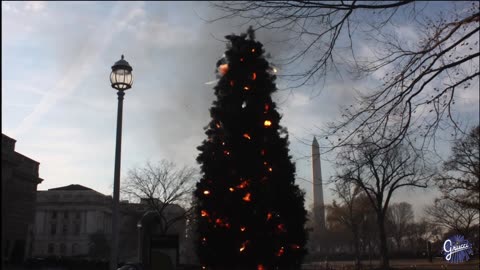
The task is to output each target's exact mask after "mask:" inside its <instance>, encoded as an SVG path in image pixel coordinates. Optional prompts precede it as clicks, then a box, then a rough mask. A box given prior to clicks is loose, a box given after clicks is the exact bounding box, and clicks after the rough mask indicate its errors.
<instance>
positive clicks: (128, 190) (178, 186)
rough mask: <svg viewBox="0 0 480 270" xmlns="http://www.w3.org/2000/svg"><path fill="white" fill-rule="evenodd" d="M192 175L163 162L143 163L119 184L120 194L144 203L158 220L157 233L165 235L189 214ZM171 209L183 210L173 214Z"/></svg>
mask: <svg viewBox="0 0 480 270" xmlns="http://www.w3.org/2000/svg"><path fill="white" fill-rule="evenodd" d="M196 174H197V170H196V169H194V168H191V167H187V166H184V167H180V168H178V167H177V166H176V165H175V164H174V163H173V162H170V161H166V160H162V161H161V162H159V163H157V164H151V163H150V162H147V164H146V165H145V166H144V167H141V168H133V169H131V170H129V171H128V173H127V177H126V178H125V179H124V182H123V183H122V193H124V194H125V195H126V196H128V197H130V198H134V199H137V200H143V201H146V202H147V204H148V207H149V209H150V210H152V211H155V212H156V213H157V215H158V217H159V219H160V221H161V222H160V232H161V233H162V234H166V233H167V232H168V230H169V228H171V227H172V225H174V224H175V223H177V222H178V221H180V220H185V219H186V218H187V217H188V215H190V213H191V195H192V192H193V187H194V183H195V176H196ZM175 206H180V207H183V210H184V211H177V210H176V209H175Z"/></svg>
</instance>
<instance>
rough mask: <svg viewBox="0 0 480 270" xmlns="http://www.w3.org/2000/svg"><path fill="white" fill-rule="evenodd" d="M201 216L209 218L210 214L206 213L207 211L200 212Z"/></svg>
mask: <svg viewBox="0 0 480 270" xmlns="http://www.w3.org/2000/svg"><path fill="white" fill-rule="evenodd" d="M200 215H201V216H202V217H208V213H207V211H205V210H202V211H200Z"/></svg>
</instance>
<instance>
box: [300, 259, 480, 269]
mask: <svg viewBox="0 0 480 270" xmlns="http://www.w3.org/2000/svg"><path fill="white" fill-rule="evenodd" d="M379 264H380V262H379V261H372V268H371V267H370V261H368V260H367V261H362V265H363V266H364V268H363V269H375V266H376V265H379ZM325 266H326V265H325V262H318V263H314V264H306V265H304V267H302V269H303V270H325V269H332V270H350V269H354V268H353V262H352V261H334V262H328V266H329V267H330V268H326V267H325ZM390 266H391V267H392V268H394V269H399V270H400V269H401V270H407V269H408V270H413V269H418V270H443V269H445V270H447V269H448V270H475V269H480V260H479V259H478V258H477V259H475V260H470V261H468V262H465V263H460V264H453V263H448V262H447V261H445V259H444V258H435V259H434V260H433V262H432V263H430V262H428V261H427V260H426V259H408V260H390ZM377 269H378V268H377Z"/></svg>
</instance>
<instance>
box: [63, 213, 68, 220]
mask: <svg viewBox="0 0 480 270" xmlns="http://www.w3.org/2000/svg"><path fill="white" fill-rule="evenodd" d="M63 218H64V219H68V211H65V213H63Z"/></svg>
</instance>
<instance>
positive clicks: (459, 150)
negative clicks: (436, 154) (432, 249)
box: [437, 126, 480, 211]
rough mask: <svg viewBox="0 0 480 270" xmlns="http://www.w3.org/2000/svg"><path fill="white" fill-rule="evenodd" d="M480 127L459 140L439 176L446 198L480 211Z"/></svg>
mask: <svg viewBox="0 0 480 270" xmlns="http://www.w3.org/2000/svg"><path fill="white" fill-rule="evenodd" d="M479 147H480V126H477V127H475V128H473V129H472V130H471V131H470V133H469V134H468V136H465V137H463V138H462V139H460V140H457V141H456V142H455V143H454V145H453V147H452V156H451V157H450V158H449V159H448V160H447V161H446V162H445V163H444V164H443V172H442V173H441V174H440V175H439V176H438V178H437V180H438V181H439V186H440V189H441V191H442V193H443V196H444V198H446V199H449V200H452V201H454V202H456V203H458V204H460V205H462V206H463V207H467V208H472V209H476V210H477V211H480V192H479V191H480V149H479Z"/></svg>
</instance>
